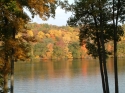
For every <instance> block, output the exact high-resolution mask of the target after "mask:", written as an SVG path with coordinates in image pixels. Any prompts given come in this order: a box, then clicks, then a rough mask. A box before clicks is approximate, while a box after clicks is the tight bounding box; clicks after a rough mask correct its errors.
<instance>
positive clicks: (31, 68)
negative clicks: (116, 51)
mask: <svg viewBox="0 0 125 93" xmlns="http://www.w3.org/2000/svg"><path fill="white" fill-rule="evenodd" d="M107 66H108V74H109V81H110V84H111V85H110V89H111V93H113V92H114V89H113V88H114V86H113V84H114V83H113V82H114V81H113V78H114V70H113V59H108V62H107ZM118 67H119V75H120V77H119V78H120V80H122V81H120V86H121V90H122V91H123V90H124V88H122V87H123V85H124V82H123V80H124V81H125V79H124V78H123V77H125V73H124V71H125V62H124V59H120V61H119V63H118ZM14 91H15V93H93V91H95V93H102V88H101V76H100V71H99V62H98V60H97V59H86V60H81V59H75V60H72V59H69V60H60V61H59V60H58V61H57V60H52V61H51V60H44V61H43V60H41V61H39V60H34V61H33V62H18V63H15V90H14ZM122 91H121V92H120V93H124V92H122ZM124 91H125V90H124Z"/></svg>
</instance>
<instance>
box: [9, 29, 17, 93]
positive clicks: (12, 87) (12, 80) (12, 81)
mask: <svg viewBox="0 0 125 93" xmlns="http://www.w3.org/2000/svg"><path fill="white" fill-rule="evenodd" d="M15 33H16V29H15V28H13V34H12V38H13V40H15ZM10 60H11V88H10V90H11V93H14V61H15V58H14V49H13V48H12V55H11V59H10Z"/></svg>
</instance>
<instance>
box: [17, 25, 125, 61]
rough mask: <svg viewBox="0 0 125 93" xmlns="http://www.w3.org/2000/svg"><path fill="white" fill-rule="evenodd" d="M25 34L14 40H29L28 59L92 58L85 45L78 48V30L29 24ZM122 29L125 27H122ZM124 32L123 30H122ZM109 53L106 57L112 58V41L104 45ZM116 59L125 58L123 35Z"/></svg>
mask: <svg viewBox="0 0 125 93" xmlns="http://www.w3.org/2000/svg"><path fill="white" fill-rule="evenodd" d="M26 27H27V29H28V30H27V31H26V33H24V32H20V33H18V34H17V35H16V38H25V39H27V41H28V39H31V38H32V40H29V41H28V42H26V43H28V44H29V46H30V48H31V51H29V54H28V55H29V58H34V59H38V58H39V59H76V58H77V59H78V58H80V59H84V58H92V56H91V55H89V54H88V52H87V49H86V46H85V44H83V45H82V46H80V43H79V28H78V27H70V26H56V25H49V24H37V23H29V24H27V25H26ZM122 27H123V29H124V28H125V25H122ZM124 31H125V30H124ZM106 48H107V49H108V51H110V55H109V56H108V57H113V41H110V42H108V43H107V44H106ZM118 57H120V58H121V57H125V35H124V36H121V41H120V42H118Z"/></svg>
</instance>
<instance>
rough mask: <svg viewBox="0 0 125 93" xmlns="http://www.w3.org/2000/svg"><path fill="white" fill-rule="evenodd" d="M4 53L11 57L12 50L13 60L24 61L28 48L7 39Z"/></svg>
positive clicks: (18, 42)
mask: <svg viewBox="0 0 125 93" xmlns="http://www.w3.org/2000/svg"><path fill="white" fill-rule="evenodd" d="M3 46H4V51H3V52H5V53H6V54H7V55H8V56H10V55H12V49H13V50H14V56H15V59H25V58H26V57H27V53H28V51H30V49H29V47H28V46H27V45H25V44H24V43H22V42H21V41H20V40H17V39H16V40H13V39H9V40H6V41H5V43H4V45H3Z"/></svg>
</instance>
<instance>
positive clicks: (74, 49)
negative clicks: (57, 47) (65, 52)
mask: <svg viewBox="0 0 125 93" xmlns="http://www.w3.org/2000/svg"><path fill="white" fill-rule="evenodd" d="M68 47H69V51H70V52H71V53H72V56H73V58H81V52H80V45H79V42H72V43H70V44H69V46H68Z"/></svg>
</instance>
